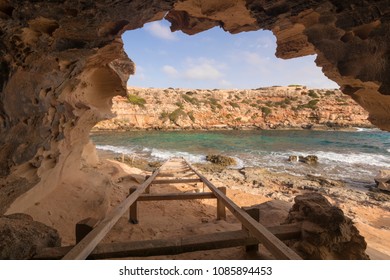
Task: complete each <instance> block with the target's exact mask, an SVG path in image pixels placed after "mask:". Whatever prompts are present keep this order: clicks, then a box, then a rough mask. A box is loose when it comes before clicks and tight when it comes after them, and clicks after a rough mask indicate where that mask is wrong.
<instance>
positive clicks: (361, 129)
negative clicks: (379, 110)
mask: <svg viewBox="0 0 390 280" xmlns="http://www.w3.org/2000/svg"><path fill="white" fill-rule="evenodd" d="M354 128H355V129H356V131H357V132H378V131H381V130H380V129H378V128H364V127H354Z"/></svg>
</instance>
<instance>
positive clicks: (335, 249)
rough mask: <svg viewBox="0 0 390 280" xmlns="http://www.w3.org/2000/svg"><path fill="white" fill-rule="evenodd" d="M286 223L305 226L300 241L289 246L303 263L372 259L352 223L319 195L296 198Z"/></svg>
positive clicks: (338, 209) (313, 194)
mask: <svg viewBox="0 0 390 280" xmlns="http://www.w3.org/2000/svg"><path fill="white" fill-rule="evenodd" d="M286 222H287V223H296V222H303V223H302V238H301V240H297V241H296V242H294V241H292V242H291V243H290V246H292V248H294V249H295V250H296V251H297V252H298V253H299V254H300V255H301V256H302V257H303V258H304V259H317V260H318V259H320V260H367V259H369V257H368V256H367V254H366V253H365V251H366V247H367V243H366V242H365V240H364V237H363V236H361V235H360V233H359V231H358V230H357V229H356V227H355V226H354V225H353V223H352V221H351V219H350V218H348V217H346V216H345V215H344V213H343V211H342V210H341V209H340V208H337V207H335V206H332V205H331V204H330V203H329V202H328V201H327V200H326V198H325V197H323V196H322V195H320V194H316V193H310V194H305V195H298V196H296V197H295V204H294V205H293V207H292V208H291V210H290V212H289V214H288V217H287V220H286Z"/></svg>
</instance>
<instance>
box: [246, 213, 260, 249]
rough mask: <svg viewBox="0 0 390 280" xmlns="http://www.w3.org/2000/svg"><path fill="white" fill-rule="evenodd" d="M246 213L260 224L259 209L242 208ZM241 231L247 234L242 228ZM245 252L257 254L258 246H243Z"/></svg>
mask: <svg viewBox="0 0 390 280" xmlns="http://www.w3.org/2000/svg"><path fill="white" fill-rule="evenodd" d="M242 209H243V210H244V211H245V212H246V213H248V214H249V216H251V217H252V218H253V219H254V220H255V221H257V222H260V209H259V208H242ZM242 229H243V230H246V231H247V232H249V231H248V230H247V229H246V228H245V227H244V226H242ZM245 251H247V252H257V251H259V244H256V245H248V246H245Z"/></svg>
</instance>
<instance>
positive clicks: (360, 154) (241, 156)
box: [91, 128, 390, 187]
mask: <svg viewBox="0 0 390 280" xmlns="http://www.w3.org/2000/svg"><path fill="white" fill-rule="evenodd" d="M91 138H92V140H93V142H94V143H95V145H96V148H97V149H99V150H103V151H109V152H112V153H115V154H125V155H130V156H132V157H139V158H143V159H146V160H150V161H165V160H167V159H169V158H171V157H178V156H179V157H184V158H185V159H187V160H188V161H189V162H191V163H204V162H206V155H207V154H222V155H227V156H230V157H233V158H235V159H236V160H237V165H236V166H232V167H231V168H237V169H238V168H243V167H263V168H267V169H269V170H270V171H275V172H287V173H290V174H294V175H306V174H311V175H315V176H323V177H326V178H329V179H337V180H342V181H344V182H345V183H347V184H349V185H352V186H357V187H367V186H368V185H372V184H373V183H374V177H375V176H376V175H377V174H378V172H379V171H380V170H382V169H390V133H389V132H384V131H380V130H378V129H364V128H357V129H356V130H355V131H313V130H226V131H128V132H94V133H92V134H91ZM290 155H297V156H307V155H316V156H317V157H318V164H316V165H308V164H305V163H301V162H289V161H288V158H289V156H290Z"/></svg>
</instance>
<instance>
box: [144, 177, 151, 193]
mask: <svg viewBox="0 0 390 280" xmlns="http://www.w3.org/2000/svg"><path fill="white" fill-rule="evenodd" d="M149 177H150V175H146V176H145V180H147V179H149ZM150 186H151V184H150V185H149V186H147V187H146V189H145V193H150Z"/></svg>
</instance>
